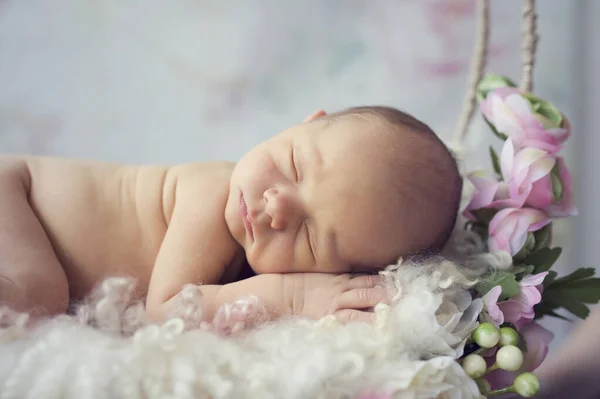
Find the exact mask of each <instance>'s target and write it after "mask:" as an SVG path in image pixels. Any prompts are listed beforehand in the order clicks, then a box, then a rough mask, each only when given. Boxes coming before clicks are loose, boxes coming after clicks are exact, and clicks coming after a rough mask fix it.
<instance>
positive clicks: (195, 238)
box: [146, 167, 237, 321]
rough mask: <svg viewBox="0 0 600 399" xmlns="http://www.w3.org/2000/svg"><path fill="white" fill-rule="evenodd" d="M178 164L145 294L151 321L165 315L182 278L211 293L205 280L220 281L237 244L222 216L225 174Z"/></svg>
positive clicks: (226, 182) (215, 289) (211, 290)
mask: <svg viewBox="0 0 600 399" xmlns="http://www.w3.org/2000/svg"><path fill="white" fill-rule="evenodd" d="M178 168H179V169H175V170H173V172H172V174H173V175H174V176H175V177H174V178H176V179H177V183H176V186H175V189H174V197H175V199H174V200H173V202H174V205H173V211H172V214H171V217H170V220H168V221H167V222H168V228H167V232H166V234H165V237H164V239H163V242H162V245H161V247H160V250H159V252H158V256H157V258H156V261H155V264H154V268H153V270H152V275H151V278H150V285H149V287H148V294H147V297H146V308H147V311H148V314H149V316H150V317H151V318H152V319H154V320H156V321H162V320H163V319H164V318H165V317H166V316H167V315H168V313H169V312H170V308H171V307H172V302H173V300H174V297H175V296H176V295H177V294H178V293H179V292H180V291H181V289H182V288H183V286H184V285H186V284H207V285H206V286H204V287H203V291H206V293H205V297H206V298H209V297H211V296H213V295H216V293H217V292H218V289H217V288H216V286H211V285H209V284H215V283H218V282H219V280H220V279H221V277H222V275H223V273H224V271H225V268H226V267H227V266H228V265H229V264H230V263H231V261H232V260H233V258H234V255H235V253H236V250H237V244H236V242H235V241H234V240H233V238H232V237H231V235H230V234H229V231H228V229H227V225H226V224H225V218H224V209H225V203H226V200H227V195H228V189H229V184H228V183H229V181H228V179H227V178H226V176H223V174H222V173H215V174H214V175H211V176H207V173H206V172H203V171H200V170H198V169H196V168H194V167H191V168H190V167H187V168H186V167H178ZM168 178H170V177H168ZM167 217H168V215H167Z"/></svg>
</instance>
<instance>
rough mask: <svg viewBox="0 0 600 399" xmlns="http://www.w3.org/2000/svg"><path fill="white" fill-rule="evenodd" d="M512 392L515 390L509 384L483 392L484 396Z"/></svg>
mask: <svg viewBox="0 0 600 399" xmlns="http://www.w3.org/2000/svg"><path fill="white" fill-rule="evenodd" d="M514 392H515V389H514V388H513V386H512V385H511V386H509V387H506V388H502V389H495V390H493V391H488V392H484V393H483V394H484V395H485V396H496V395H504V394H506V393H514Z"/></svg>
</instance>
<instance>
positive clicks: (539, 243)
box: [532, 223, 560, 256]
mask: <svg viewBox="0 0 600 399" xmlns="http://www.w3.org/2000/svg"><path fill="white" fill-rule="evenodd" d="M551 231H552V223H550V224H548V225H546V226H545V227H544V228H542V229H540V230H538V231H536V232H535V233H533V236H534V238H535V246H534V247H533V251H532V252H537V251H539V250H541V249H542V248H547V247H548V244H549V243H550V232H551ZM559 256H560V253H559Z"/></svg>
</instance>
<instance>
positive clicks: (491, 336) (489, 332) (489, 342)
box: [473, 322, 500, 349]
mask: <svg viewBox="0 0 600 399" xmlns="http://www.w3.org/2000/svg"><path fill="white" fill-rule="evenodd" d="M499 340H500V331H498V329H497V328H496V326H495V325H493V324H492V323H487V322H486V323H481V324H480V325H479V326H477V328H476V329H475V331H473V341H475V343H476V344H477V345H479V346H481V347H482V348H488V349H489V348H493V347H494V346H496V344H497V343H498V341H499Z"/></svg>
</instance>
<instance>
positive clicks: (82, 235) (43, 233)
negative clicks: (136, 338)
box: [0, 157, 385, 321]
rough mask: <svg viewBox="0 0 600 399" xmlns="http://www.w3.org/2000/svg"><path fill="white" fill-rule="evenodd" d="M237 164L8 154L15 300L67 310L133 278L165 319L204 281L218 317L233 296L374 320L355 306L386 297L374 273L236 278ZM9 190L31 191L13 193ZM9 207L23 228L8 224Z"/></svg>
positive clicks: (9, 272)
mask: <svg viewBox="0 0 600 399" xmlns="http://www.w3.org/2000/svg"><path fill="white" fill-rule="evenodd" d="M232 168H233V165H232V164H230V163H225V162H220V163H193V164H185V165H178V166H173V167H167V166H129V165H117V164H108V163H101V162H88V161H77V160H67V159H57V158H39V157H2V158H0V189H2V192H3V194H5V195H4V196H3V198H0V201H1V202H0V217H3V218H4V220H0V253H2V254H3V256H0V275H1V276H2V277H4V278H7V276H15V273H14V271H15V270H14V269H15V268H19V273H16V277H17V278H16V279H15V278H12V279H11V278H9V280H10V281H11V282H13V283H14V284H16V285H17V286H18V287H19V288H21V287H25V288H26V289H25V290H20V292H16V293H15V294H16V295H17V296H18V298H15V297H13V298H8V300H9V301H8V302H9V304H10V305H11V306H12V307H15V308H17V309H18V310H24V311H28V312H31V313H32V314H40V315H44V314H54V313H59V312H64V311H65V310H66V307H67V305H68V303H69V302H70V301H76V300H79V299H82V298H84V297H85V296H86V295H88V294H89V293H90V292H91V290H92V289H93V288H94V287H95V286H96V285H97V284H99V283H100V282H102V281H103V280H104V279H106V278H108V277H112V276H128V277H133V278H135V279H136V281H137V285H136V287H137V292H136V293H137V295H138V296H140V297H143V296H147V298H146V304H147V309H148V312H149V315H150V316H151V318H153V319H155V320H157V321H160V320H163V319H164V318H165V317H166V316H167V315H168V312H169V310H170V307H171V306H172V303H171V302H172V300H173V298H174V297H175V295H176V294H177V293H178V292H179V291H180V289H181V288H182V287H183V285H185V284H202V288H203V294H204V297H205V309H204V310H205V314H206V316H207V317H208V318H211V317H212V316H214V314H215V312H216V310H217V309H218V308H219V307H220V306H221V305H223V304H225V303H230V302H233V301H234V300H236V299H239V298H240V297H243V296H248V295H257V296H259V298H260V299H261V300H262V301H263V303H265V304H267V305H268V307H269V308H270V310H271V312H272V313H273V316H274V317H275V316H279V315H286V314H287V315H290V314H297V315H302V316H306V317H312V318H318V317H322V316H324V315H326V314H334V313H335V314H337V316H338V318H339V319H340V320H342V321H351V320H362V321H368V320H370V319H372V316H373V315H372V314H368V313H366V312H357V311H351V310H350V309H353V308H354V309H364V308H367V307H372V306H374V305H375V304H376V303H378V302H380V301H382V300H384V299H385V292H384V291H383V290H382V289H381V287H377V285H378V279H377V278H376V277H375V276H352V275H333V274H329V275H326V274H320V273H312V274H310V273H308V274H307V273H290V274H288V275H285V276H283V275H269V274H264V275H261V276H256V277H253V278H250V279H247V280H245V281H237V280H238V276H239V274H240V272H241V268H242V266H243V265H244V263H245V256H244V252H243V248H242V247H241V246H239V245H238V244H237V243H236V242H235V240H234V239H233V238H232V236H231V235H230V234H229V231H228V230H227V226H226V224H225V219H224V218H223V216H222V215H223V212H224V209H225V203H226V199H227V194H228V187H229V177H230V175H231V171H232ZM9 191H11V193H12V194H22V195H21V196H18V195H17V198H16V199H15V198H14V197H13V198H11V197H12V195H6V194H8V192H9ZM7 199H8V201H7ZM2 207H4V208H2ZM8 208H10V209H11V210H12V211H13V212H10V213H11V214H12V218H15V219H18V224H15V223H11V220H7V215H8V212H2V211H3V210H6V209H8ZM28 212H29V213H30V214H28ZM174 215H175V217H176V216H177V215H181V217H179V219H177V220H174ZM172 222H173V223H174V224H172ZM167 231H169V237H168V239H167V237H166V235H167ZM48 244H49V245H48ZM11 254H12V256H11ZM24 254H25V255H24ZM7 255H8V256H7ZM36 255H37V256H36ZM19 277H20V278H21V280H19ZM36 277H37V278H36ZM3 288H4V287H3ZM371 289H373V290H371ZM5 292H6V290H5ZM1 299H4V300H6V299H7V298H5V297H4V298H1Z"/></svg>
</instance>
